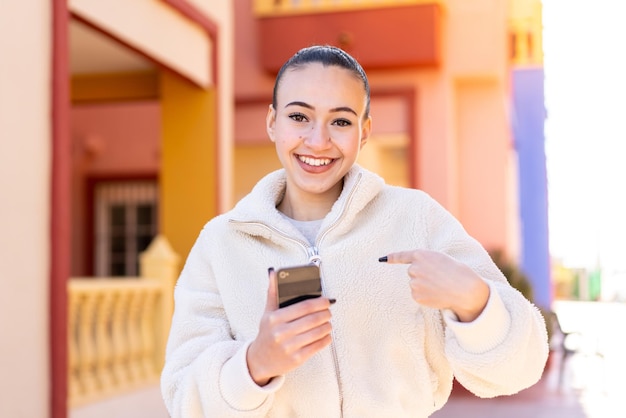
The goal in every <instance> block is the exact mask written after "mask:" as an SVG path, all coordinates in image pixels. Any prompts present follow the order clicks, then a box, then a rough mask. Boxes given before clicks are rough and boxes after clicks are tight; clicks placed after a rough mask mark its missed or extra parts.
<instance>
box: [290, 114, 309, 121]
mask: <svg viewBox="0 0 626 418" xmlns="http://www.w3.org/2000/svg"><path fill="white" fill-rule="evenodd" d="M289 118H290V119H292V120H294V121H296V122H306V120H307V119H306V116H304V115H303V114H302V113H292V114H291V115H289Z"/></svg>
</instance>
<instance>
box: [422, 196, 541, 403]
mask: <svg viewBox="0 0 626 418" xmlns="http://www.w3.org/2000/svg"><path fill="white" fill-rule="evenodd" d="M425 216H427V219H428V223H427V224H428V225H429V229H430V230H429V244H430V247H431V249H433V250H436V251H441V252H444V253H446V254H448V255H450V256H452V257H454V258H455V259H457V260H458V261H461V262H463V263H465V264H467V265H468V266H469V267H471V268H472V269H473V270H474V271H476V272H477V273H478V274H479V275H480V276H481V277H482V278H483V279H484V280H485V281H486V282H487V284H488V285H489V289H490V297H489V301H488V303H487V306H486V307H485V309H484V311H483V313H482V314H481V315H480V316H479V317H478V318H477V319H476V320H475V321H473V322H471V323H463V324H460V323H458V322H455V319H454V318H453V317H452V316H453V315H450V313H449V312H443V315H444V319H445V324H446V330H445V352H446V357H447V359H448V361H449V362H450V365H451V367H452V370H453V373H454V375H455V377H456V379H457V380H458V381H459V383H461V384H462V385H463V386H464V387H466V388H467V389H468V390H470V391H471V392H472V393H474V394H475V395H477V396H479V397H485V398H486V397H494V396H500V395H510V394H513V393H517V392H519V391H520V390H523V389H526V388H528V387H530V386H532V385H533V384H535V383H536V382H537V381H538V380H539V379H540V378H541V375H542V374H543V370H544V367H545V364H546V360H547V357H548V337H547V331H546V326H545V322H544V319H543V315H542V314H541V313H540V312H539V310H538V309H537V308H536V307H535V306H534V305H533V304H532V303H531V302H530V301H528V300H527V299H526V298H525V297H524V296H523V295H522V294H521V293H520V292H519V291H518V290H517V289H515V288H513V287H512V286H511V285H509V283H508V281H507V279H506V278H505V277H504V275H503V274H502V272H501V271H500V270H499V269H498V267H497V266H496V265H495V263H494V262H493V261H492V259H491V257H490V256H489V254H488V253H487V251H486V250H485V249H484V248H483V247H482V246H481V245H480V244H479V243H478V241H476V240H475V239H474V238H472V237H471V236H469V235H468V234H467V232H466V231H465V230H464V228H463V227H462V225H461V224H460V223H459V222H458V220H456V219H455V218H454V217H453V216H452V215H451V214H450V213H448V212H447V211H446V210H445V209H444V208H443V207H441V206H440V205H439V204H438V203H437V202H435V201H431V203H430V207H429V209H428V210H427V211H426V212H425Z"/></svg>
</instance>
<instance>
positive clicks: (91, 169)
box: [71, 101, 161, 276]
mask: <svg viewBox="0 0 626 418" xmlns="http://www.w3.org/2000/svg"><path fill="white" fill-rule="evenodd" d="M160 129H161V121H160V104H159V103H158V102H155V101H148V102H122V103H102V104H84V105H74V106H73V108H72V112H71V136H72V144H73V148H72V161H73V170H72V172H73V176H72V220H73V230H72V275H73V276H84V275H89V274H91V272H90V266H89V265H88V261H89V260H90V255H89V254H86V251H89V249H90V248H91V247H92V245H91V244H90V243H89V242H87V240H88V239H89V237H90V231H88V230H86V229H87V228H88V226H87V225H86V220H87V219H86V218H88V216H89V215H88V213H87V211H89V210H92V209H93V208H92V203H90V202H89V201H88V199H89V187H90V184H91V182H93V181H96V180H106V179H118V180H119V179H134V178H138V177H154V178H156V177H157V173H158V170H159V166H160V160H161V156H160V152H161V135H160Z"/></svg>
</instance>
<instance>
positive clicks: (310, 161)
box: [297, 155, 335, 167]
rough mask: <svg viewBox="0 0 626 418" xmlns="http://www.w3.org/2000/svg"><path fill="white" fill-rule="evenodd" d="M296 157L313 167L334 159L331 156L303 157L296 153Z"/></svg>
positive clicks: (328, 162)
mask: <svg viewBox="0 0 626 418" xmlns="http://www.w3.org/2000/svg"><path fill="white" fill-rule="evenodd" d="M297 157H298V160H300V161H302V162H303V163H305V164H307V165H310V166H313V167H321V166H325V165H328V164H330V163H332V162H333V161H335V160H334V159H332V158H313V157H305V156H304V155H298V156H297Z"/></svg>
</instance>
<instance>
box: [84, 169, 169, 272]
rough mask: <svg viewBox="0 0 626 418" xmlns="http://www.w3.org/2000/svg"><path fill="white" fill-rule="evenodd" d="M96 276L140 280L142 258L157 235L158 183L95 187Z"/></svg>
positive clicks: (108, 183)
mask: <svg viewBox="0 0 626 418" xmlns="http://www.w3.org/2000/svg"><path fill="white" fill-rule="evenodd" d="M94 210H95V217H94V219H95V225H94V227H95V240H96V242H95V257H94V260H95V269H94V270H95V275H96V276H101V277H102V276H104V277H114V276H138V275H139V254H140V253H141V252H142V251H143V250H145V249H146V247H147V246H148V245H149V244H150V242H152V239H153V238H154V236H155V235H156V234H157V225H158V213H157V212H158V189H157V184H156V182H155V181H147V180H146V181H110V182H109V181H107V182H100V183H97V184H96V186H95V205H94Z"/></svg>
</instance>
